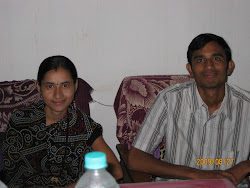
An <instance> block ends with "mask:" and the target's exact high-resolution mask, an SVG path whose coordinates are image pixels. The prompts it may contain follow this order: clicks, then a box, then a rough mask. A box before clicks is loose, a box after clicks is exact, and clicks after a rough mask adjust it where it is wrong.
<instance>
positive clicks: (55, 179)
mask: <svg viewBox="0 0 250 188" xmlns="http://www.w3.org/2000/svg"><path fill="white" fill-rule="evenodd" d="M68 129H69V112H67V126H66V143H68V137H69V130H68ZM66 150H67V148H66V146H65V148H64V156H63V160H62V162H61V163H60V164H62V168H61V170H60V173H59V175H58V177H60V176H61V174H62V172H63V169H64V165H65V159H66V152H67V151H66ZM50 174H51V175H52V172H51V169H50ZM58 177H55V176H53V175H52V177H51V179H50V180H51V182H55V183H58V182H59V178H58Z"/></svg>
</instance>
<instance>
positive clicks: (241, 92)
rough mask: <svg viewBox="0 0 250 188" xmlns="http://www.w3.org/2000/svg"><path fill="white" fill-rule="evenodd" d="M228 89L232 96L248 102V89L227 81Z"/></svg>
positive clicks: (249, 98) (249, 92) (249, 94)
mask: <svg viewBox="0 0 250 188" xmlns="http://www.w3.org/2000/svg"><path fill="white" fill-rule="evenodd" d="M227 86H228V88H229V91H230V92H231V93H232V95H233V97H235V98H239V99H242V100H244V101H246V102H248V103H250V91H247V90H245V89H242V88H240V87H239V86H236V85H233V84H229V83H227Z"/></svg>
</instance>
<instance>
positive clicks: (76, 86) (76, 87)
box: [75, 79, 78, 93]
mask: <svg viewBox="0 0 250 188" xmlns="http://www.w3.org/2000/svg"><path fill="white" fill-rule="evenodd" d="M77 89H78V79H76V83H75V93H76V91H77Z"/></svg>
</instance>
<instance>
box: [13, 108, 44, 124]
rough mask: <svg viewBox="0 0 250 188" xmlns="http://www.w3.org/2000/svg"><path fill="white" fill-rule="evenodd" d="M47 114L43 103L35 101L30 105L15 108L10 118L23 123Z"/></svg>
mask: <svg viewBox="0 0 250 188" xmlns="http://www.w3.org/2000/svg"><path fill="white" fill-rule="evenodd" d="M44 115H45V113H44V107H43V104H42V103H34V104H30V105H28V106H25V107H22V108H19V109H17V110H15V111H14V112H13V113H12V115H11V117H10V120H11V121H12V122H14V123H17V124H19V123H22V122H26V123H27V122H30V121H33V120H34V121H37V119H40V118H41V117H43V116H44Z"/></svg>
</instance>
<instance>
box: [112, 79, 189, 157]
mask: <svg viewBox="0 0 250 188" xmlns="http://www.w3.org/2000/svg"><path fill="white" fill-rule="evenodd" d="M191 80H194V79H193V78H192V77H191V76H190V75H143V76H129V77H126V78H124V79H123V81H122V83H121V85H120V87H119V90H118V92H117V95H116V98H115V101H114V110H115V113H116V116H117V130H116V136H117V138H118V140H119V142H120V143H121V144H123V145H124V146H125V147H127V148H128V149H130V147H131V144H132V142H133V141H134V138H135V136H136V132H137V130H138V129H139V127H140V125H141V123H142V121H143V120H144V117H145V115H146V113H147V111H148V110H149V108H150V106H151V104H152V103H153V101H154V99H155V97H156V96H157V94H158V93H159V92H160V91H161V90H163V89H164V88H167V87H168V86H171V85H174V84H176V83H183V82H187V81H191ZM163 146H164V141H163V142H162V143H161V144H160V146H159V147H158V148H157V149H156V151H155V153H154V156H155V157H156V158H160V157H161V156H160V155H161V154H160V153H161V151H160V150H161V148H162V147H163Z"/></svg>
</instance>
